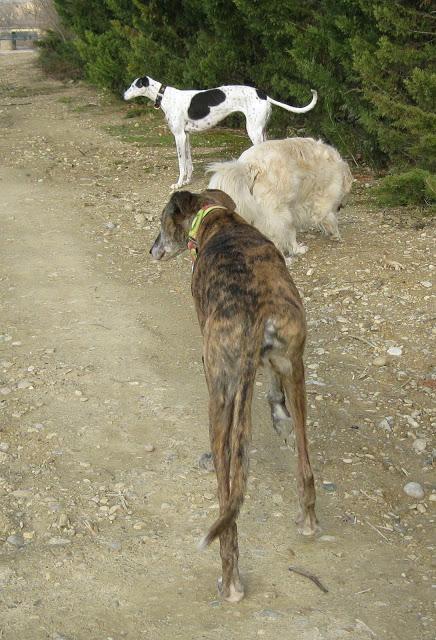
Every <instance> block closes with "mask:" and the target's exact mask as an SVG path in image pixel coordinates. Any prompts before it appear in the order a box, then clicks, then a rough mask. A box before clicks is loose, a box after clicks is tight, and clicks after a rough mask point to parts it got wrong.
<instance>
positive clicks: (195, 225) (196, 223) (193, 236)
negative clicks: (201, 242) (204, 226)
mask: <svg viewBox="0 0 436 640" xmlns="http://www.w3.org/2000/svg"><path fill="white" fill-rule="evenodd" d="M213 209H227V207H223V206H221V205H219V204H212V205H210V206H208V207H204V209H199V210H198V211H197V214H196V216H195V218H194V219H193V221H192V224H191V229H190V231H189V239H190V240H197V234H198V230H199V228H200V225H201V223H202V222H203V220H204V218H205V217H206V216H207V214H208V213H210V212H211V211H212V210H213Z"/></svg>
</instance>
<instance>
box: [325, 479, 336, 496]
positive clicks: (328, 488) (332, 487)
mask: <svg viewBox="0 0 436 640" xmlns="http://www.w3.org/2000/svg"><path fill="white" fill-rule="evenodd" d="M322 488H323V489H324V491H327V492H328V493H334V492H335V491H336V485H335V484H334V483H333V482H327V481H325V482H323V483H322Z"/></svg>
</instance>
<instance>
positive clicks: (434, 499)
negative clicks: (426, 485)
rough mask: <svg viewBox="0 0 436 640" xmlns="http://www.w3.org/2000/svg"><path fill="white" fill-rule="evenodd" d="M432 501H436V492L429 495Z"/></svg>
mask: <svg viewBox="0 0 436 640" xmlns="http://www.w3.org/2000/svg"><path fill="white" fill-rule="evenodd" d="M429 500H430V502H436V493H432V494H431V495H430V497H429Z"/></svg>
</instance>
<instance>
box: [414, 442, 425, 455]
mask: <svg viewBox="0 0 436 640" xmlns="http://www.w3.org/2000/svg"><path fill="white" fill-rule="evenodd" d="M412 447H413V450H414V451H415V453H418V454H419V453H423V452H424V451H425V449H426V447H427V442H426V441H425V440H423V439H422V438H416V440H414V441H413V444H412Z"/></svg>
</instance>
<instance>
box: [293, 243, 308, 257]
mask: <svg viewBox="0 0 436 640" xmlns="http://www.w3.org/2000/svg"><path fill="white" fill-rule="evenodd" d="M293 251H294V253H295V255H303V253H306V252H307V251H309V247H308V246H307V245H306V244H299V243H298V244H297V246H296V247H294V248H293Z"/></svg>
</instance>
